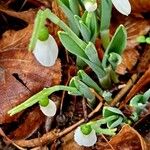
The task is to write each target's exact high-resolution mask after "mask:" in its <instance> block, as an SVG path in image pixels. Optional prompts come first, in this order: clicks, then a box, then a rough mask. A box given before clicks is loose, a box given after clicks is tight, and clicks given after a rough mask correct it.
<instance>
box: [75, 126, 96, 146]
mask: <svg viewBox="0 0 150 150" xmlns="http://www.w3.org/2000/svg"><path fill="white" fill-rule="evenodd" d="M74 140H75V141H76V142H77V144H78V145H80V146H85V147H91V146H93V145H94V144H95V143H96V141H97V136H96V133H95V130H92V131H91V133H90V134H89V135H84V134H83V133H82V131H81V129H80V127H78V128H77V129H76V130H75V134H74Z"/></svg>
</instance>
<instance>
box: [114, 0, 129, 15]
mask: <svg viewBox="0 0 150 150" xmlns="http://www.w3.org/2000/svg"><path fill="white" fill-rule="evenodd" d="M112 3H113V5H114V6H115V8H116V9H117V10H118V11H119V12H120V13H121V14H123V15H126V16H128V15H129V14H130V13H131V5H130V3H129V0H112Z"/></svg>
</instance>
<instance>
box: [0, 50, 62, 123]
mask: <svg viewBox="0 0 150 150" xmlns="http://www.w3.org/2000/svg"><path fill="white" fill-rule="evenodd" d="M0 68H1V72H0V99H1V101H0V113H1V115H0V124H2V123H8V122H11V121H12V120H14V119H16V118H18V115H16V116H13V117H10V116H8V115H7V112H8V110H10V109H11V108H13V107H14V106H16V105H18V104H20V103H22V102H23V101H25V100H26V99H28V98H29V97H30V96H31V95H33V94H35V93H37V92H39V91H40V90H42V89H43V88H44V87H50V86H53V85H56V84H59V83H60V80H61V64H60V61H59V60H57V61H56V63H55V65H54V66H52V67H43V66H41V65H40V64H39V63H38V62H37V61H36V59H35V58H34V56H33V54H32V53H30V52H28V51H25V50H8V51H4V52H1V53H0Z"/></svg>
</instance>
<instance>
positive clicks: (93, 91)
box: [90, 89, 103, 103]
mask: <svg viewBox="0 0 150 150" xmlns="http://www.w3.org/2000/svg"><path fill="white" fill-rule="evenodd" d="M90 90H91V92H92V93H93V94H94V95H95V96H96V97H97V99H98V100H99V101H100V102H102V103H103V97H102V96H101V95H99V94H97V92H95V90H94V89H90Z"/></svg>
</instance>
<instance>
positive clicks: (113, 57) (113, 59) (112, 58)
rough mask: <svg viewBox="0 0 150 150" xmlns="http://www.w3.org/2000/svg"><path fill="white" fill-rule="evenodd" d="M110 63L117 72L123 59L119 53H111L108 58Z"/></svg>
mask: <svg viewBox="0 0 150 150" xmlns="http://www.w3.org/2000/svg"><path fill="white" fill-rule="evenodd" d="M108 61H109V63H110V64H111V66H112V68H113V69H114V70H115V69H116V67H117V66H118V65H119V64H121V62H122V57H121V56H120V55H119V54H117V53H114V52H111V53H110V54H109V57H108Z"/></svg>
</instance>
